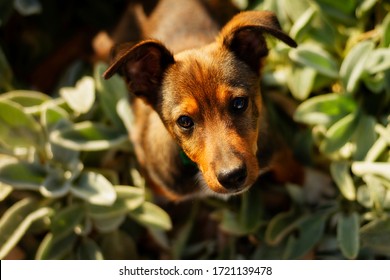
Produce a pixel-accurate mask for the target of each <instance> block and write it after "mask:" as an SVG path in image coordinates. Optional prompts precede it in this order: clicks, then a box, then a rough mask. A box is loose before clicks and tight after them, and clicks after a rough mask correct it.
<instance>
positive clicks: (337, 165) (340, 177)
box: [330, 161, 356, 201]
mask: <svg viewBox="0 0 390 280" xmlns="http://www.w3.org/2000/svg"><path fill="white" fill-rule="evenodd" d="M330 171H331V174H332V177H333V179H334V181H335V182H336V184H337V186H338V188H339V190H340V192H341V193H342V195H343V196H344V197H345V198H346V199H348V200H351V201H353V200H355V199H356V188H355V185H354V183H353V180H352V176H351V174H350V166H349V163H347V162H343V161H339V162H337V161H336V162H332V163H331V165H330Z"/></svg>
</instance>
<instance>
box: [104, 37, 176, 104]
mask: <svg viewBox="0 0 390 280" xmlns="http://www.w3.org/2000/svg"><path fill="white" fill-rule="evenodd" d="M173 63H174V58H173V55H172V54H171V53H170V52H169V51H168V50H167V48H166V47H165V46H164V45H163V44H162V43H160V42H159V41H157V40H145V41H142V42H140V43H138V44H136V45H133V46H127V47H126V46H124V47H122V49H121V50H120V51H119V52H118V53H117V55H116V57H115V58H114V62H113V63H112V64H111V65H110V67H109V68H108V69H107V70H106V71H105V72H104V74H103V77H104V78H105V79H109V78H110V77H111V76H112V75H114V74H115V73H117V72H119V73H121V74H122V75H124V77H125V79H126V82H127V85H128V88H129V90H130V91H131V92H132V93H134V94H135V95H136V96H139V97H141V98H143V99H144V100H145V101H146V102H148V103H149V104H150V105H152V106H153V107H155V106H156V105H157V103H158V100H159V90H160V87H161V82H162V79H163V75H164V72H165V70H166V69H167V67H168V66H169V65H171V64H173Z"/></svg>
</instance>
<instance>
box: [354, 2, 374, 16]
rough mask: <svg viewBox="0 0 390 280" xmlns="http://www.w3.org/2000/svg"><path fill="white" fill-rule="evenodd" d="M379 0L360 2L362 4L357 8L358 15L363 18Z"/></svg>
mask: <svg viewBox="0 0 390 280" xmlns="http://www.w3.org/2000/svg"><path fill="white" fill-rule="evenodd" d="M377 2H378V0H363V2H362V3H361V4H360V6H358V7H357V9H356V15H357V17H358V18H361V17H363V16H365V15H366V14H368V12H369V11H370V10H372V9H373V7H374V6H375V4H376V3H377Z"/></svg>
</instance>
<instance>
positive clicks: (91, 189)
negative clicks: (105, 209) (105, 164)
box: [70, 171, 116, 206]
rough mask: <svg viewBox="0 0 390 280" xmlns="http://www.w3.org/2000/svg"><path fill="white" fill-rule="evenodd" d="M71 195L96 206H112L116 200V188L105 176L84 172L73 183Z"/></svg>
mask: <svg viewBox="0 0 390 280" xmlns="http://www.w3.org/2000/svg"><path fill="white" fill-rule="evenodd" d="M70 191H71V193H72V194H73V195H75V196H77V197H78V198H80V199H83V200H85V201H87V202H89V203H91V204H96V205H106V206H110V205H112V204H113V203H114V202H115V200H116V192H115V189H114V186H113V185H112V184H111V182H110V181H108V180H107V179H106V178H105V177H104V176H103V175H101V174H99V173H95V172H90V171H89V172H82V173H81V175H80V177H79V178H78V179H77V180H76V181H75V182H74V183H73V185H72V187H71V189H70Z"/></svg>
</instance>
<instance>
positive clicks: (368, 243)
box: [360, 216, 390, 254]
mask: <svg viewBox="0 0 390 280" xmlns="http://www.w3.org/2000/svg"><path fill="white" fill-rule="evenodd" d="M360 240H361V242H362V246H365V247H368V248H372V249H374V250H377V251H378V252H383V253H386V254H389V253H390V218H389V217H387V216H386V217H383V218H379V219H376V220H374V221H372V222H370V223H368V224H366V225H364V226H363V227H362V228H361V229H360Z"/></svg>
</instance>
